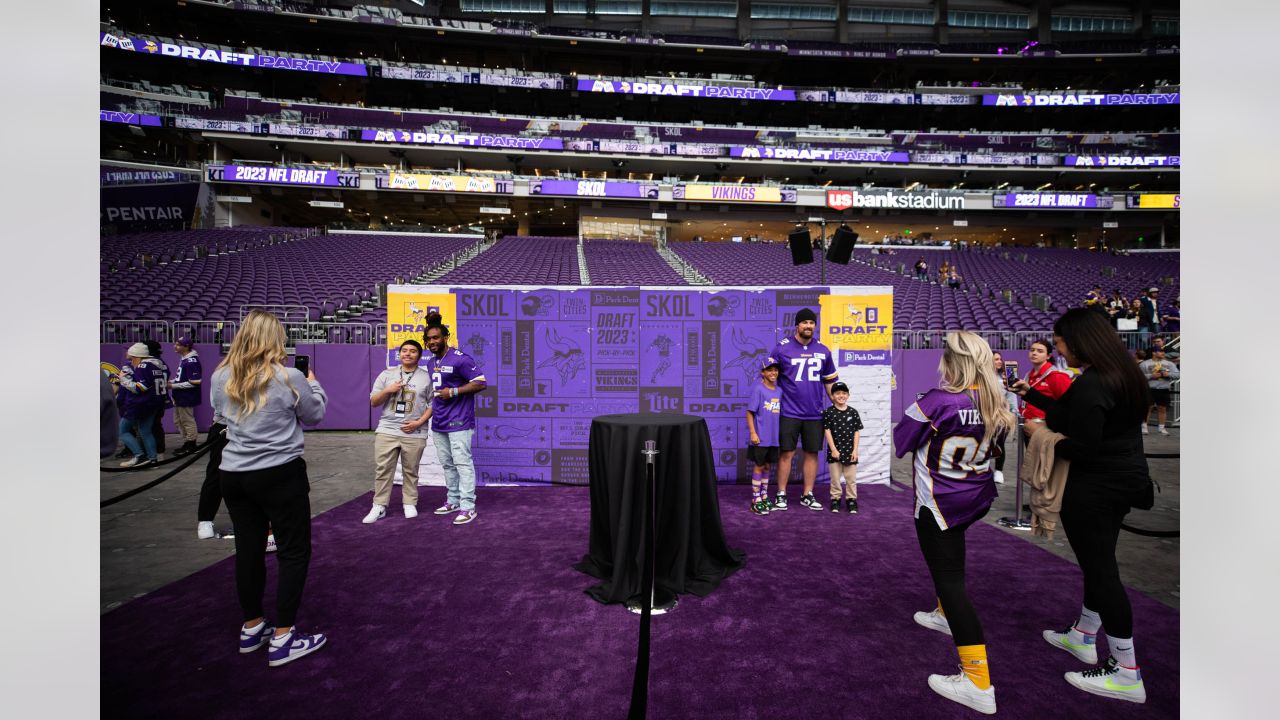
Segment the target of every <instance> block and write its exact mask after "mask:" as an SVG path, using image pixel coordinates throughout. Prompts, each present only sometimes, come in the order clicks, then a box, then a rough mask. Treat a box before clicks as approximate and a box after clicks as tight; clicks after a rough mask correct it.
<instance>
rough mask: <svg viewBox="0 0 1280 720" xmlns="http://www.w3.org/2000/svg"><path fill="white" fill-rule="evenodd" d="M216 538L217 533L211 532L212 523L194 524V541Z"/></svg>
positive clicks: (204, 521) (209, 521)
mask: <svg viewBox="0 0 1280 720" xmlns="http://www.w3.org/2000/svg"><path fill="white" fill-rule="evenodd" d="M217 536H218V533H216V532H214V531H213V521H211V520H201V521H200V522H198V523H196V539H198V540H212V539H213V538H215V537H217Z"/></svg>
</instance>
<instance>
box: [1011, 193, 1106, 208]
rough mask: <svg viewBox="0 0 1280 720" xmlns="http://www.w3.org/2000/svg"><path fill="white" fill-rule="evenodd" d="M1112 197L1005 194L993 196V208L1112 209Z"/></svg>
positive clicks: (1074, 194) (1063, 194)
mask: <svg viewBox="0 0 1280 720" xmlns="http://www.w3.org/2000/svg"><path fill="white" fill-rule="evenodd" d="M1114 202H1115V200H1114V199H1113V198H1112V197H1111V196H1109V195H1108V196H1100V195H1092V194H1090V193H1034V192H1030V193H1005V194H1000V195H992V196H991V207H993V208H1009V209H1016V208H1056V209H1059V210H1080V209H1091V210H1092V209H1098V210H1109V209H1111V207H1112V205H1113V203H1114Z"/></svg>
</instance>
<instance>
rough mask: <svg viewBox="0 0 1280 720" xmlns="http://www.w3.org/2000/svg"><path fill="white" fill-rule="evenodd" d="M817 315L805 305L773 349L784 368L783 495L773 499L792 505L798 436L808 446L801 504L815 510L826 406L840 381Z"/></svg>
mask: <svg viewBox="0 0 1280 720" xmlns="http://www.w3.org/2000/svg"><path fill="white" fill-rule="evenodd" d="M817 320H818V316H817V315H816V314H815V313H814V312H813V311H812V310H810V309H809V308H802V309H801V310H800V311H799V312H797V313H796V329H795V333H794V334H793V335H792V336H791V337H789V338H785V339H783V341H782V342H780V343H778V344H777V345H776V346H774V348H773V352H771V353H769V360H771V361H774V362H777V363H778V366H779V367H781V368H782V369H783V370H782V372H781V373H780V374H779V375H778V386H779V387H781V388H782V417H781V418H780V419H779V421H778V449H779V453H778V496H777V498H775V499H774V503H773V504H774V507H776V508H777V509H778V510H786V509H787V480H788V479H789V478H790V476H791V459H792V458H793V457H795V454H796V438H797V436H799V438H800V444H801V447H802V448H803V451H804V459H803V461H802V463H801V472H802V477H803V481H804V485H803V490H804V492H803V493H801V495H800V504H801V505H803V506H805V507H807V508H809V509H810V510H822V503H821V502H819V501H818V499H817V498H815V497H814V496H813V485H814V483H815V482H816V481H817V479H818V452H819V451H820V450H822V433H823V430H822V411H823V409H824V407H825V406H826V403H827V399H828V398H829V397H830V396H831V385H832V383H834V382H835V381H836V366H835V360H834V357H833V356H832V354H831V350H829V349H828V348H827V346H826V345H823V344H822V343H820V342H818V341H817V339H816V338H814V336H813V333H814V330H815V329H816V327H817Z"/></svg>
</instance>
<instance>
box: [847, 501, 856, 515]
mask: <svg viewBox="0 0 1280 720" xmlns="http://www.w3.org/2000/svg"><path fill="white" fill-rule="evenodd" d="M844 511H845V512H847V513H849V514H850V515H857V514H858V499H857V498H851V499H849V500H845V501H844Z"/></svg>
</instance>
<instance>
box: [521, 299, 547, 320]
mask: <svg viewBox="0 0 1280 720" xmlns="http://www.w3.org/2000/svg"><path fill="white" fill-rule="evenodd" d="M555 306H556V300H555V298H554V297H553V296H551V295H526V296H525V297H524V299H522V300H521V301H520V312H521V314H523V315H525V316H527V317H536V316H545V315H549V314H551V311H552V309H554V308H555Z"/></svg>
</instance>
